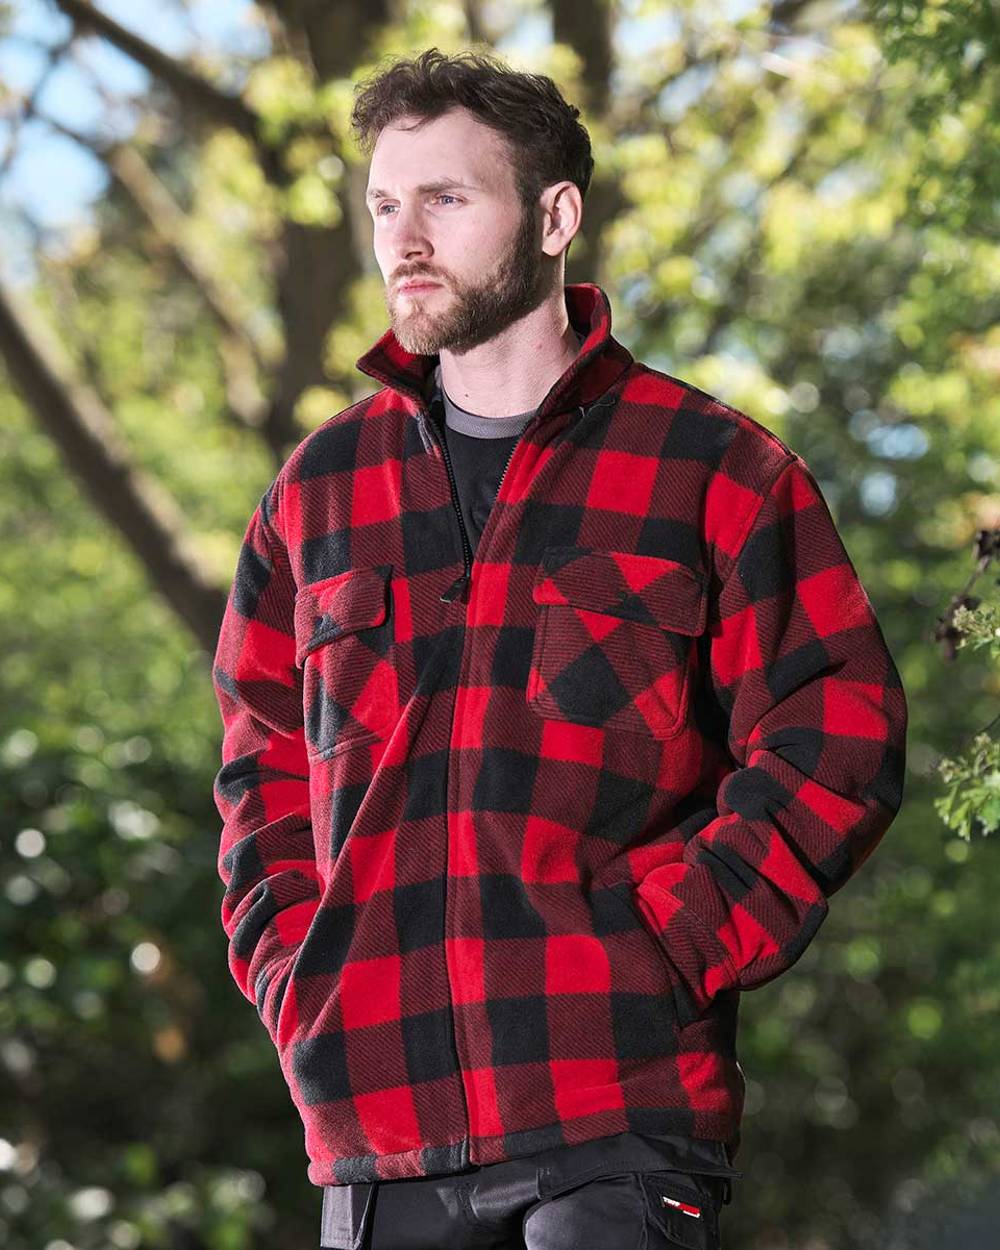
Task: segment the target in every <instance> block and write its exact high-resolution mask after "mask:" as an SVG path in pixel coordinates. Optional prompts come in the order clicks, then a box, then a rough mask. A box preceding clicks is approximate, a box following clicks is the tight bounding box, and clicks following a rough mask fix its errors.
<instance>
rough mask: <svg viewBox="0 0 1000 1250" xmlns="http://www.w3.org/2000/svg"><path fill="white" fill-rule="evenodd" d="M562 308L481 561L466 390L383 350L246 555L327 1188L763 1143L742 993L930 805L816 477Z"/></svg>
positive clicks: (257, 673)
mask: <svg viewBox="0 0 1000 1250" xmlns="http://www.w3.org/2000/svg"><path fill="white" fill-rule="evenodd" d="M565 299H566V308H567V314H568V317H569V320H570V322H571V324H572V325H573V326H574V327H575V328H576V329H578V330H579V331H580V332H581V333H582V334H583V335H584V336H585V337H584V340H583V343H582V346H581V348H580V351H579V354H578V356H577V357H576V359H575V360H574V362H573V364H572V365H571V366H570V367H569V369H567V371H566V372H565V373H564V374H563V375H562V376H561V377H560V378H559V379H558V381H557V382H556V383H555V384H554V385H553V386H552V387H551V389H550V390H549V392H548V393H547V395H546V396H545V398H544V400H543V401H542V403H541V404H540V405H539V407H538V409H537V410H536V412H535V414H534V416H533V417H532V418H531V420H530V421H529V422H528V424H527V426H526V427H525V428H524V431H523V433H522V434H521V437H520V439H519V440H518V443H517V445H516V447H515V449H514V452H513V455H512V456H511V458H510V461H509V463H508V465H507V468H506V470H505V472H504V474H503V476H502V478H501V481H500V486H499V491H498V494H497V498H496V501H495V503H494V505H493V508H492V510H491V512H490V514H489V517H488V519H487V522H486V525H485V527H484V529H483V532H482V535H481V537H480V539H479V542H478V545H477V547H476V550H475V554H474V556H473V553H472V551H471V549H470V546H469V542H468V537H467V535H466V533H465V530H464V527H463V525H462V521H461V515H460V510H459V509H458V507H457V502H456V499H455V497H454V492H453V488H452V482H451V476H450V474H449V472H448V466H447V463H446V460H445V457H444V454H443V451H442V446H441V441H440V434H439V433H438V432H437V431H436V430H435V429H434V427H433V423H432V422H430V421H429V420H428V412H427V399H426V396H427V394H428V382H429V379H430V376H431V373H432V370H433V369H434V367H435V365H436V363H437V359H438V358H437V357H436V356H419V355H414V354H411V353H409V352H407V351H406V350H404V348H403V347H402V346H401V344H400V343H399V341H398V340H397V339H396V337H395V335H394V334H393V332H392V331H391V330H387V331H386V333H385V334H383V335H382V337H381V338H380V339H379V340H378V341H377V342H376V343H375V344H374V346H373V347H372V348H371V349H370V350H369V351H368V352H366V353H365V354H364V355H363V356H361V357H360V359H359V360H358V361H357V365H358V368H359V369H361V370H362V371H363V372H364V373H366V374H367V375H369V376H370V377H372V378H374V379H375V380H376V381H378V382H380V383H382V386H381V388H380V389H378V390H377V391H376V392H375V393H374V394H372V395H369V396H367V397H365V398H364V399H362V400H360V401H359V402H358V403H356V404H353V405H352V406H351V407H349V408H347V409H345V410H344V411H343V412H340V413H338V414H336V415H335V416H333V417H331V418H330V419H329V420H327V421H326V422H325V423H323V424H322V425H321V426H320V427H319V428H318V429H316V430H314V431H313V432H312V433H310V434H309V435H308V436H307V437H306V438H305V439H303V441H302V442H301V443H300V444H299V446H298V447H297V448H296V449H295V451H294V452H293V453H292V454H291V456H290V457H289V458H288V460H287V461H286V462H285V464H284V465H283V466H282V468H281V469H280V471H279V472H278V473H277V475H276V477H275V478H274V480H273V481H272V482H271V484H270V485H269V486H268V488H267V490H266V491H265V492H264V494H263V496H262V497H261V499H260V501H259V503H258V505H257V507H256V508H255V510H254V513H253V515H252V516H251V518H250V520H249V523H248V525H247V529H246V532H245V534H244V537H243V544H242V550H241V553H240V557H239V562H238V566H237V569H236V574H235V577H234V581H233V585H232V589H231V592H230V595H229V600H228V603H227V607H226V612H225V616H224V619H223V623H222V628H221V632H220V635H219V641H218V647H217V650H216V654H215V659H214V669H213V684H214V689H215V692H216V697H217V699H218V702H219V707H220V712H221V716H222V722H223V741H222V767H221V768H220V770H219V772H218V774H217V777H216V783H215V789H214V794H215V801H216V805H217V807H218V810H219V814H220V816H221V818H222V821H223V827H222V833H221V841H220V847H219V857H218V868H219V873H220V877H221V879H222V882H223V885H224V887H225V892H224V897H223V901H222V925H223V928H224V931H225V934H226V936H227V938H228V940H229V948H228V954H229V966H230V969H231V972H232V975H233V977H234V979H235V981H236V984H237V986H238V987H239V989H240V990H241V991H242V993H243V994H244V995H245V996H246V998H247V999H248V1000H249V1001H251V1002H253V1003H255V1005H256V1007H257V1010H258V1012H259V1014H260V1017H261V1020H262V1022H263V1024H264V1026H265V1027H266V1029H267V1030H268V1033H269V1035H270V1037H271V1040H272V1042H273V1044H274V1046H275V1048H276V1051H277V1055H278V1059H279V1062H280V1066H281V1071H282V1073H283V1075H284V1078H285V1080H286V1082H287V1084H288V1087H289V1090H290V1093H291V1097H292V1099H293V1101H294V1103H295V1105H296V1107H297V1109H298V1111H299V1114H300V1115H301V1118H302V1123H303V1126H304V1132H305V1151H306V1154H307V1157H308V1176H309V1179H310V1180H311V1181H312V1182H313V1183H314V1184H316V1185H324V1184H329V1183H332V1184H343V1183H350V1182H360V1181H374V1180H382V1179H387V1180H388V1179H394V1178H403V1177H408V1176H427V1175H432V1174H435V1173H451V1172H459V1171H462V1170H463V1169H465V1168H467V1167H468V1166H469V1165H470V1164H473V1165H483V1164H489V1163H496V1162H501V1161H503V1160H506V1159H512V1158H517V1157H520V1156H523V1155H528V1154H533V1153H536V1152H538V1151H541V1150H545V1149H548V1148H550V1147H554V1146H560V1145H571V1144H573V1143H581V1142H586V1141H592V1140H594V1139H597V1138H602V1137H607V1136H611V1135H614V1134H618V1133H621V1132H634V1133H648V1134H651V1135H653V1136H656V1135H663V1134H673V1133H676V1134H681V1135H683V1136H686V1137H697V1138H705V1139H713V1140H717V1141H722V1142H726V1143H736V1142H737V1141H738V1138H739V1126H740V1120H741V1116H742V1110H743V1097H744V1077H743V1071H742V1069H741V1067H740V1064H739V1061H738V1058H737V1051H736V1027H737V1013H738V1006H739V999H740V995H741V993H742V992H743V991H745V990H753V989H757V988H759V987H760V986H763V985H765V984H767V983H768V982H770V981H772V980H774V978H775V977H777V976H779V975H780V974H781V973H783V972H785V971H787V970H788V969H789V968H790V967H791V965H792V964H794V963H795V961H796V960H797V959H798V958H799V957H800V956H801V955H802V953H803V951H804V950H805V948H806V946H807V945H808V944H809V942H810V941H811V940H812V939H813V937H815V935H816V933H817V930H818V929H819V926H820V925H821V924H822V922H823V920H824V918H825V916H826V915H827V910H828V903H829V899H830V897H831V896H832V895H833V894H834V893H835V892H836V891H837V890H838V889H840V888H841V887H842V886H843V885H844V884H845V883H846V882H847V880H848V879H849V878H850V877H851V876H852V874H853V873H854V872H856V871H857V869H858V868H859V867H860V866H861V864H862V863H863V862H864V861H865V859H866V858H867V857H868V856H869V855H870V854H871V853H872V851H873V850H874V848H875V846H876V845H877V843H878V842H879V840H880V839H881V837H882V835H883V834H884V833H885V831H886V829H887V828H888V827H889V825H890V823H891V821H892V820H893V818H894V816H895V814H896V812H897V811H898V809H899V806H900V803H901V800H902V791H903V769H904V757H905V734H906V720H907V709H906V702H905V699H904V693H903V688H902V684H901V682H900V677H899V674H898V672H897V670H896V667H895V665H894V663H893V660H892V657H891V656H890V654H889V651H888V648H887V646H886V643H885V640H884V637H883V635H882V631H881V629H880V627H879V624H878V622H877V620H876V617H875V614H874V612H873V609H872V605H871V602H870V601H869V598H868V595H867V594H866V592H865V590H864V588H863V586H862V584H861V582H860V580H859V578H858V576H857V573H856V570H855V569H854V567H853V565H852V563H851V560H850V559H849V557H848V555H847V552H846V550H845V548H844V545H843V543H842V541H841V539H840V537H839V535H838V532H837V530H836V528H835V525H834V522H833V520H832V517H831V514H830V511H829V509H828V507H827V505H826V502H825V500H824V498H823V496H822V494H821V492H820V489H819V487H818V485H817V483H816V481H815V479H814V478H813V476H812V473H811V472H810V470H809V468H808V467H807V465H806V464H805V462H804V461H803V460H802V459H801V457H799V456H798V455H797V454H796V453H794V452H793V451H791V450H790V448H789V447H787V446H786V445H785V444H784V443H783V442H782V441H781V440H780V439H779V438H777V437H776V436H775V435H774V434H773V433H771V432H770V431H768V430H767V429H766V428H765V427H763V426H762V425H760V424H758V423H757V422H755V421H753V420H752V419H751V418H749V417H748V416H746V415H745V414H743V413H741V412H739V411H738V410H736V409H734V408H732V407H730V406H728V405H726V404H724V403H722V402H721V401H720V400H718V399H716V398H714V397H713V396H711V395H708V394H706V393H705V392H703V391H700V390H698V389H697V388H695V387H693V386H691V385H689V384H687V383H685V382H683V381H680V380H679V379H677V378H673V377H670V376H669V375H666V374H664V373H661V372H659V371H657V370H655V369H652V368H650V367H649V366H647V365H645V364H643V363H641V362H639V361H636V360H634V359H633V357H632V355H631V353H630V352H629V351H628V350H627V349H626V348H625V347H624V346H623V345H622V344H620V343H619V342H618V341H617V340H616V339H615V338H614V337H613V336H612V334H611V309H610V305H609V302H608V298H607V295H606V294H605V292H604V291H603V290H602V289H601V288H600V287H598V286H596V285H594V284H591V283H581V284H574V285H569V286H567V287H565Z"/></svg>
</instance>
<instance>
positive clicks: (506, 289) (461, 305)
mask: <svg viewBox="0 0 1000 1250" xmlns="http://www.w3.org/2000/svg"><path fill="white" fill-rule="evenodd" d="M537 234H538V231H537V227H536V223H535V217H534V213H533V212H532V210H531V209H529V208H525V207H523V206H522V212H521V220H520V221H519V223H518V228H517V231H516V233H515V235H514V237H513V239H512V240H511V241H510V243H509V244H508V245H507V247H506V248H505V249H504V251H503V253H502V254H501V256H500V257H499V258H498V260H497V263H496V265H495V266H494V268H493V271H492V272H491V273H488V274H486V275H484V277H483V278H482V279H481V280H480V281H478V282H475V283H471V282H470V283H463V282H461V281H460V280H458V279H456V278H452V277H449V275H447V274H446V273H443V272H433V273H420V272H419V271H418V272H416V273H411V274H409V275H408V276H409V277H411V278H420V277H426V278H427V280H428V281H429V282H440V283H441V286H440V287H439V288H438V292H443V293H447V292H450V294H451V300H450V303H448V302H446V301H447V294H440V293H437V292H434V291H428V292H426V294H425V295H417V296H402V297H399V296H397V297H396V302H395V303H393V302H390V300H389V296H388V290H387V291H386V306H387V307H388V310H389V317H390V319H391V326H392V332H393V334H394V335H395V336H396V338H397V340H398V341H399V343H400V345H401V346H402V347H403V348H405V350H406V351H408V352H413V353H414V354H416V355H418V356H433V355H435V354H436V353H437V352H440V351H442V349H445V350H447V351H450V352H454V353H455V355H462V354H463V353H464V352H467V351H469V350H470V349H471V348H473V347H479V346H480V344H482V343H487V342H489V340H490V339H492V338H495V337H496V336H497V335H498V334H500V333H501V332H502V331H504V330H506V329H507V327H508V326H510V325H512V324H513V323H514V322H515V321H517V320H518V319H519V318H521V317H523V316H525V315H526V314H527V313H529V312H531V311H532V310H533V309H535V308H537V307H538V305H539V304H540V303H541V302H542V301H543V300H544V299H545V297H546V295H547V293H548V291H547V288H548V282H547V281H546V279H545V272H544V271H545V265H544V261H545V256H544V254H543V253H542V250H541V248H540V247H539V246H538V238H537ZM436 299H440V300H442V301H443V302H445V307H444V308H443V310H442V311H441V312H434V311H433V309H432V301H433V300H436ZM425 301H426V303H425Z"/></svg>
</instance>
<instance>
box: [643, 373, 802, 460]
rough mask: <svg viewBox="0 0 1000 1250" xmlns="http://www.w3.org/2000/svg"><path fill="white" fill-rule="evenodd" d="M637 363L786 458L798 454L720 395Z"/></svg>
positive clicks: (773, 433) (769, 430) (764, 426)
mask: <svg viewBox="0 0 1000 1250" xmlns="http://www.w3.org/2000/svg"><path fill="white" fill-rule="evenodd" d="M636 363H637V364H638V365H639V366H640V368H642V369H643V370H645V372H646V373H651V374H654V375H655V376H656V377H658V378H663V379H665V380H666V381H668V382H673V383H674V385H675V386H679V387H680V388H681V389H682V390H685V391H688V392H690V394H692V395H698V396H700V398H702V399H704V400H707V401H708V403H709V404H711V405H712V407H713V408H714V409H715V410H716V412H718V413H719V414H720V415H724V416H730V417H734V418H737V419H738V421H739V422H740V423H744V422H745V423H746V424H747V425H749V426H751V427H752V428H753V429H754V431H756V432H757V433H758V434H759V435H762V436H763V437H764V438H765V439H766V440H767V441H768V442H770V443H772V444H775V445H776V446H777V447H778V448H780V450H781V451H782V452H784V453H785V455H786V456H794V455H795V454H796V453H795V451H794V450H793V449H792V448H791V447H789V446H788V444H787V443H786V442H784V441H783V440H782V439H781V438H780V437H779V436H778V435H777V434H775V432H774V430H771V429H769V428H768V427H767V426H766V425H763V424H762V423H761V422H760V421H758V420H756V418H754V417H751V416H750V415H749V413H746V412H744V411H743V410H742V409H741V408H737V407H735V405H733V404H730V403H727V402H726V401H725V400H724V399H720V398H719V396H718V395H712V394H711V393H710V392H708V391H703V390H702V389H701V387H700V386H695V385H694V383H693V382H686V381H685V380H684V379H683V378H678V377H675V376H674V375H673V374H671V373H666V372H664V370H662V369H655V368H654V367H653V366H652V365H649V364H646V363H645V362H644V361H637V362H636Z"/></svg>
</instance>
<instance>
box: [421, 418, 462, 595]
mask: <svg viewBox="0 0 1000 1250" xmlns="http://www.w3.org/2000/svg"><path fill="white" fill-rule="evenodd" d="M421 416H422V417H423V418H425V420H424V424H425V425H426V427H427V432H428V434H429V435H430V437H431V441H432V442H433V443H434V444H435V446H436V447H437V448H438V449H439V450H440V452H441V457H442V459H443V460H444V467H445V469H446V470H447V473H448V490H449V493H450V494H451V506H452V507H453V508H454V510H455V515H456V516H457V517H458V529H459V532H460V534H461V536H462V562H463V565H464V567H463V569H462V572H461V573H460V574H459V575H458V577H456V578H455V580H454V581H453V582H452V583H451V585H450V586H449V587H448V588H447V589H446V590H445V591H444V592H443V593H442V595H441V599H442V601H443V602H445V603H451V602H453V601H454V600H455V599H458V600H460V601H461V602H462V603H468V601H469V580H470V578H471V576H472V544H471V543H470V542H469V535H468V532H467V531H466V528H465V521H464V520H463V519H462V508H461V505H460V503H459V501H458V483H457V482H456V481H455V472H454V470H453V469H452V467H451V456H449V454H448V443H447V440H446V439H445V438H438V433H437V428H436V426H435V424H434V419H433V417H432V416H431V415H430V410H429V409H428V408H423V409H421Z"/></svg>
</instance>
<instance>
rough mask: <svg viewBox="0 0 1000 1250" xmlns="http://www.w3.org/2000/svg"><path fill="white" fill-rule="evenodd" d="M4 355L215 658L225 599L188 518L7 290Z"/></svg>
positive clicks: (2, 313) (2, 301)
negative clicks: (209, 577)
mask: <svg viewBox="0 0 1000 1250" xmlns="http://www.w3.org/2000/svg"><path fill="white" fill-rule="evenodd" d="M0 354H2V356H3V358H4V360H5V362H6V365H7V370H8V373H9V375H10V378H11V381H12V382H13V383H14V385H15V386H16V387H17V388H18V390H19V391H20V392H21V394H22V396H23V398H24V400H25V402H26V403H27V404H28V405H29V406H30V408H31V409H32V411H33V412H34V413H35V415H36V417H37V418H38V420H39V422H40V423H41V425H42V426H43V427H44V428H45V430H46V431H47V433H48V434H49V436H50V437H51V438H52V440H53V442H54V443H55V444H56V446H57V447H58V448H59V450H60V452H61V453H62V455H63V456H64V458H65V460H66V463H67V467H68V468H69V469H70V470H71V471H72V472H73V474H74V475H75V476H76V477H77V478H78V479H79V480H80V481H81V482H82V483H83V486H84V487H85V489H86V490H87V492H88V493H89V494H90V497H91V499H92V500H93V502H94V504H95V505H96V507H97V509H98V511H99V512H101V513H102V514H103V515H104V517H105V518H106V519H107V520H108V521H109V522H110V523H111V524H112V526H114V528H115V529H116V530H118V531H119V532H120V533H121V534H122V536H123V537H124V538H125V540H126V541H127V542H128V544H129V545H130V546H131V548H132V550H133V552H134V553H135V555H136V556H137V557H138V558H139V560H140V562H141V563H142V565H143V566H144V567H145V569H146V572H147V574H148V575H149V578H150V581H151V582H152V584H153V586H154V588H155V589H157V590H158V591H159V592H160V593H161V594H162V595H163V597H164V598H165V600H166V601H167V603H168V604H169V605H170V607H171V608H172V609H173V610H174V612H175V613H176V614H177V615H178V616H179V617H180V618H181V620H182V621H184V623H185V624H186V625H187V626H188V628H189V629H190V630H191V632H192V633H193V634H194V636H195V638H196V639H197V640H198V642H199V644H200V646H201V647H202V648H203V649H204V650H206V651H207V652H208V654H209V656H211V655H212V654H213V653H214V650H215V643H216V640H217V638H218V632H219V627H220V625H221V622H222V614H223V612H224V610H225V605H226V595H225V592H223V591H222V590H220V589H219V588H218V587H216V586H213V585H211V584H209V583H208V582H207V581H206V579H205V577H204V575H203V573H202V569H201V565H200V562H199V560H198V557H197V554H196V553H195V551H194V550H193V546H192V543H191V540H190V538H189V536H188V534H187V532H186V524H185V520H184V516H183V513H182V512H181V510H180V509H179V508H178V506H177V504H176V503H175V502H174V500H173V498H172V497H171V496H170V495H168V494H167V492H166V491H165V490H164V489H163V487H162V486H161V485H160V484H159V483H158V482H157V481H156V480H155V479H153V478H151V477H150V476H149V475H148V474H147V473H146V472H145V471H144V470H143V469H141V468H140V467H137V466H136V465H134V464H133V463H131V461H130V457H129V454H128V450H127V448H126V447H125V445H124V443H123V441H122V440H121V437H120V435H119V434H118V431H117V429H116V427H115V424H114V420H113V418H112V417H111V414H110V413H109V412H108V410H107V409H106V408H105V407H104V405H103V404H102V403H101V401H100V399H99V398H98V396H97V395H96V394H95V393H94V391H93V390H92V389H91V388H89V387H86V386H83V385H81V384H80V383H78V382H76V381H75V380H74V379H73V378H72V377H71V371H70V367H69V365H68V363H67V362H66V360H65V358H63V357H62V356H61V353H60V352H59V350H58V348H57V346H56V344H55V342H54V341H53V339H52V337H51V336H50V335H49V334H48V332H47V331H46V330H45V329H44V327H43V326H42V325H41V324H40V323H39V321H38V319H37V318H35V317H34V316H33V315H32V314H31V313H30V312H29V311H28V309H27V308H24V307H19V306H18V304H17V302H16V301H15V299H14V298H13V297H12V296H11V295H10V293H9V292H7V291H5V290H4V288H3V286H2V285H0Z"/></svg>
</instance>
